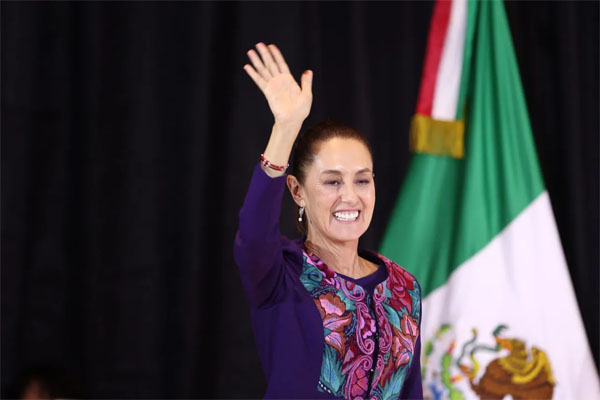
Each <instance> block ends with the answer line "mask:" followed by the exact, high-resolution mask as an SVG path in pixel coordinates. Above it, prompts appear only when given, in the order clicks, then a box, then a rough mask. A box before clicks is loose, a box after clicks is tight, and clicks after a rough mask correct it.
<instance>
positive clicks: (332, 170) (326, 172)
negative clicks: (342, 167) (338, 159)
mask: <svg viewBox="0 0 600 400" xmlns="http://www.w3.org/2000/svg"><path fill="white" fill-rule="evenodd" d="M324 174H335V175H341V174H342V173H341V172H340V171H338V170H337V169H327V170H325V171H323V172H321V175H324Z"/></svg>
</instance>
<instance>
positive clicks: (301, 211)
mask: <svg viewBox="0 0 600 400" xmlns="http://www.w3.org/2000/svg"><path fill="white" fill-rule="evenodd" d="M298 214H300V217H298V222H302V214H304V207H300V209H299V210H298Z"/></svg>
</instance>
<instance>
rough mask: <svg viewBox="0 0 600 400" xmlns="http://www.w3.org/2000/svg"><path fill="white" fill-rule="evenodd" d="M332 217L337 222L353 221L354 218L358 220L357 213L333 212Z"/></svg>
mask: <svg viewBox="0 0 600 400" xmlns="http://www.w3.org/2000/svg"><path fill="white" fill-rule="evenodd" d="M333 216H334V217H335V219H337V220H338V221H344V222H346V221H354V220H355V219H356V218H358V211H339V212H334V213H333Z"/></svg>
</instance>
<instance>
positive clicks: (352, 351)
mask: <svg viewBox="0 0 600 400" xmlns="http://www.w3.org/2000/svg"><path fill="white" fill-rule="evenodd" d="M284 188H285V176H283V177H278V178H270V177H269V176H267V175H266V174H265V173H264V172H263V171H262V170H261V169H260V167H259V166H258V165H257V167H256V168H255V170H254V173H253V176H252V181H251V183H250V188H249V190H248V194H247V195H246V199H245V201H244V205H243V206H242V209H241V211H240V215H239V217H240V222H239V230H238V232H237V235H236V238H235V244H234V257H235V260H236V263H237V264H238V266H239V267H240V274H241V277H242V283H243V285H244V288H245V290H246V292H247V294H248V297H249V300H250V304H251V313H252V322H253V328H254V333H255V336H256V342H257V347H258V351H259V355H260V357H261V361H262V364H263V369H264V371H265V374H266V377H267V381H268V385H267V391H266V394H265V398H347V399H398V398H403V399H404V398H407V399H420V398H422V397H423V394H422V387H421V368H420V362H419V357H420V347H421V345H420V336H419V329H420V321H421V295H420V287H419V285H418V283H417V281H416V279H415V278H414V277H413V276H412V275H411V274H410V273H408V272H407V271H406V270H404V269H403V268H402V267H400V266H399V265H397V264H395V263H394V262H392V261H391V260H388V259H387V258H385V257H383V256H380V255H378V254H376V253H372V252H365V251H361V252H360V254H361V256H363V257H366V258H369V259H371V260H373V259H375V260H379V263H380V264H383V265H384V266H385V268H386V269H387V279H385V280H383V281H382V282H381V283H379V284H378V285H376V286H375V288H374V290H373V292H371V293H369V292H367V291H365V290H364V289H363V287H361V286H360V285H358V284H356V283H355V282H352V281H351V280H349V279H345V278H344V277H343V276H342V275H339V274H336V273H335V272H334V271H333V270H331V269H330V268H329V267H328V266H327V265H325V264H324V263H323V262H322V261H321V260H319V259H318V257H316V256H315V255H314V254H310V253H308V252H307V251H306V249H305V247H304V245H303V242H302V240H297V241H292V240H289V239H287V238H285V237H283V236H281V234H280V232H279V215H280V209H281V200H282V196H283V192H284Z"/></svg>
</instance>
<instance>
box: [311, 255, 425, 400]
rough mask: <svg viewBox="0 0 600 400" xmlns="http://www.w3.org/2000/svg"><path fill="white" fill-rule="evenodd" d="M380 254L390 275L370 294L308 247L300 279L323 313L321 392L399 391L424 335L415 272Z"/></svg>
mask: <svg viewBox="0 0 600 400" xmlns="http://www.w3.org/2000/svg"><path fill="white" fill-rule="evenodd" d="M379 257H380V258H381V259H382V260H383V261H384V263H385V265H386V268H387V270H388V275H389V276H388V279H386V280H385V281H384V282H382V283H380V284H379V285H377V286H376V287H375V291H374V293H373V296H371V295H369V294H367V293H365V291H364V290H363V288H362V287H360V286H359V285H356V284H355V283H353V282H350V281H346V280H345V279H343V278H342V277H340V276H339V275H337V274H336V273H335V272H333V271H332V270H331V269H330V268H329V267H327V265H325V264H324V263H323V262H322V261H321V260H319V259H318V258H317V257H316V256H315V255H312V254H311V255H309V254H307V253H306V252H304V266H303V269H302V275H301V276H300V280H301V281H302V284H303V285H304V287H305V288H306V290H308V292H309V293H310V295H311V297H312V298H313V300H314V302H315V304H316V306H317V308H318V309H319V312H320V313H321V318H322V319H323V329H324V336H325V350H324V352H323V363H322V365H321V376H320V379H319V383H318V389H319V390H320V391H322V392H327V393H331V394H333V395H334V396H336V397H344V398H347V399H367V398H370V399H386V400H387V399H397V398H398V397H399V396H400V392H401V390H402V385H403V383H404V379H405V377H406V374H407V371H408V369H409V367H410V365H411V363H412V357H413V353H414V347H415V344H416V341H417V337H418V335H419V329H418V327H419V319H420V315H419V312H420V299H421V295H420V293H419V286H418V285H417V284H416V281H415V279H414V277H413V276H412V275H410V274H409V273H408V272H406V271H405V270H404V269H403V268H402V267H400V266H399V265H397V264H395V263H394V262H392V261H391V260H389V259H387V258H385V257H382V256H379ZM376 348H378V349H377V350H378V351H377V362H376V363H375V365H373V364H374V362H373V361H374V360H373V358H374V354H375V351H376Z"/></svg>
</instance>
